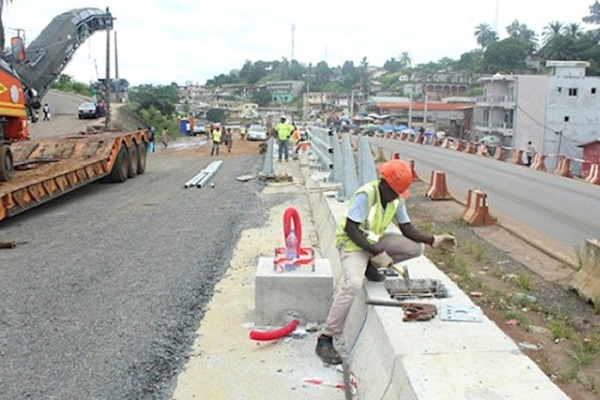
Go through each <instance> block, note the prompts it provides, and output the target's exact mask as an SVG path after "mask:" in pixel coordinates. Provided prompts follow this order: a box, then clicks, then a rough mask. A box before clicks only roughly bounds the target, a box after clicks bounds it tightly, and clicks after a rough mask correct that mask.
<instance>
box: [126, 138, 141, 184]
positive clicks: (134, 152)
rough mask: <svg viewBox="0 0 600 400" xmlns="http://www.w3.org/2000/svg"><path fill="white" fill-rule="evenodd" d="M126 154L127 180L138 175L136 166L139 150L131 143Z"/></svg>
mask: <svg viewBox="0 0 600 400" xmlns="http://www.w3.org/2000/svg"><path fill="white" fill-rule="evenodd" d="M127 153H128V154H129V157H128V158H127V159H128V161H129V162H128V165H127V178H134V177H135V176H136V175H137V174H138V164H139V162H140V160H139V158H140V157H139V154H140V153H139V150H138V145H137V144H136V143H135V142H133V143H131V147H129V148H128V149H127Z"/></svg>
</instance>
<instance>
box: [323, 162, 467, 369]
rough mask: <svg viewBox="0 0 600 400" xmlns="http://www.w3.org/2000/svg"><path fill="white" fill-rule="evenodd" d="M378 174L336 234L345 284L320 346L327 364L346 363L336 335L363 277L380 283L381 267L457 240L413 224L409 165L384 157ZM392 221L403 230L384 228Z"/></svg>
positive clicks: (359, 194)
mask: <svg viewBox="0 0 600 400" xmlns="http://www.w3.org/2000/svg"><path fill="white" fill-rule="evenodd" d="M379 174H380V178H379V179H377V180H374V181H371V182H368V183H366V184H364V185H363V186H361V187H360V188H358V189H357V190H356V192H355V193H354V195H353V197H352V199H351V200H350V204H349V206H348V209H347V211H346V217H345V218H344V219H343V220H342V221H341V222H340V225H339V226H338V228H337V231H336V234H335V244H336V247H337V248H338V249H339V251H340V260H341V262H342V275H343V280H342V287H341V288H340V290H339V291H338V292H337V294H336V296H335V298H334V300H333V304H332V305H331V308H330V310H329V315H328V316H327V320H326V321H325V326H324V327H323V329H322V331H321V334H320V335H319V337H318V339H317V346H316V353H317V355H318V356H319V357H320V358H321V360H322V361H323V362H325V363H327V364H340V363H341V362H342V358H341V356H340V354H339V353H338V351H337V350H336V349H335V347H334V345H333V338H334V337H339V336H340V335H341V334H342V331H343V329H344V324H345V322H346V317H347V316H348V312H349V311H350V306H352V302H353V301H354V298H355V296H356V294H357V292H358V291H359V290H360V288H361V287H362V284H363V280H364V276H366V277H367V279H368V280H370V281H375V282H382V281H383V280H385V275H384V274H382V273H381V272H379V271H378V269H379V268H385V267H389V266H391V265H392V264H394V263H397V262H400V261H405V260H408V259H410V258H414V257H418V256H420V255H422V254H423V250H424V243H426V244H429V245H431V246H432V247H439V246H441V245H447V244H454V245H455V244H456V241H455V239H454V236H452V235H448V234H444V235H433V236H432V235H427V234H424V233H422V232H421V231H419V230H418V229H417V228H416V227H415V226H414V225H412V224H411V222H410V218H409V217H408V214H407V212H406V202H405V200H406V199H407V198H408V197H409V195H410V192H409V190H408V188H409V186H410V185H411V184H412V182H413V174H412V171H411V169H410V167H409V166H408V164H406V163H405V162H404V161H402V160H396V159H394V160H391V161H388V162H385V163H383V164H381V165H380V166H379ZM392 221H394V222H395V224H397V226H398V227H399V228H400V231H401V232H402V234H397V233H390V232H385V231H386V228H387V227H388V226H389V224H390V223H392Z"/></svg>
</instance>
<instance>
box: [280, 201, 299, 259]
mask: <svg viewBox="0 0 600 400" xmlns="http://www.w3.org/2000/svg"><path fill="white" fill-rule="evenodd" d="M292 221H293V222H294V224H293V225H294V232H295V233H296V238H298V248H297V249H296V254H300V247H301V246H302V223H301V222H300V214H298V210H296V209H295V208H294V207H288V208H287V209H286V210H285V212H284V213H283V240H284V241H285V239H286V238H287V237H288V235H289V233H290V231H291V230H292Z"/></svg>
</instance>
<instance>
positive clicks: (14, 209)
mask: <svg viewBox="0 0 600 400" xmlns="http://www.w3.org/2000/svg"><path fill="white" fill-rule="evenodd" d="M148 139H149V135H148V131H145V130H141V131H135V132H103V133H94V134H81V135H68V136H56V137H52V138H47V139H36V140H25V141H21V142H16V143H12V144H11V145H10V149H11V151H12V154H13V160H14V161H13V162H14V172H13V176H12V178H11V180H10V181H8V182H0V220H2V219H4V218H7V217H11V216H14V215H16V214H19V213H21V212H23V211H26V210H28V209H30V208H33V207H35V206H38V205H40V204H42V203H45V202H47V201H50V200H52V199H55V198H57V197H59V196H61V195H63V194H65V193H69V192H71V191H73V190H75V189H78V188H80V187H82V186H85V185H87V184H89V183H92V182H96V181H99V180H108V181H111V182H125V181H126V180H127V179H128V178H133V177H135V176H136V175H139V174H143V173H144V172H145V170H146V154H147V146H148Z"/></svg>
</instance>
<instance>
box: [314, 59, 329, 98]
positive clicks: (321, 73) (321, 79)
mask: <svg viewBox="0 0 600 400" xmlns="http://www.w3.org/2000/svg"><path fill="white" fill-rule="evenodd" d="M312 75H313V77H314V79H313V80H312V81H311V85H312V84H314V89H313V88H312V87H311V90H312V91H314V92H318V91H320V90H321V89H322V88H323V87H324V86H325V85H326V84H327V83H328V82H329V81H330V80H331V77H332V76H333V73H332V72H331V69H329V66H328V65H327V63H326V62H325V61H319V63H318V64H317V65H316V67H315V68H314V69H313V72H312Z"/></svg>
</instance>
